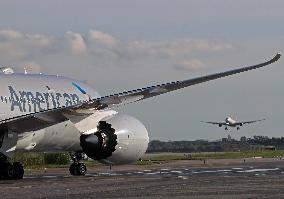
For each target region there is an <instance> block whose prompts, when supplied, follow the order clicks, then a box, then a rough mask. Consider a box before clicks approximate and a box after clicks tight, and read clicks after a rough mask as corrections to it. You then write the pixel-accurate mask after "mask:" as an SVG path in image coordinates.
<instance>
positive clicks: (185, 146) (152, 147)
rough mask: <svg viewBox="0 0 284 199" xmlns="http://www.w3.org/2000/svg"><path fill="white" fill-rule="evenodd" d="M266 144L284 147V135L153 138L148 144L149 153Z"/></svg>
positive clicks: (224, 149)
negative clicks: (191, 139) (191, 138)
mask: <svg viewBox="0 0 284 199" xmlns="http://www.w3.org/2000/svg"><path fill="white" fill-rule="evenodd" d="M265 146H273V147H275V148H276V149H284V137H280V138H276V137H272V138H269V137H268V136H253V137H252V138H246V137H244V136H243V137H241V138H240V139H239V140H236V139H232V138H231V137H230V136H228V138H222V139H220V140H217V141H207V140H195V141H159V140H152V141H151V142H150V143H149V146H148V150H147V152H148V153H153V152H181V153H190V152H228V151H250V150H262V149H264V148H265Z"/></svg>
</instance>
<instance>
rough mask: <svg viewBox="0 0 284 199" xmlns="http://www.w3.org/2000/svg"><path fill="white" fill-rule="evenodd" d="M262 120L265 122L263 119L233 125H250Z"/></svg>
mask: <svg viewBox="0 0 284 199" xmlns="http://www.w3.org/2000/svg"><path fill="white" fill-rule="evenodd" d="M263 120H265V119H261V120H253V121H246V122H237V123H235V124H236V125H243V124H251V123H255V122H260V121H263Z"/></svg>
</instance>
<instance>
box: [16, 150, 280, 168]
mask: <svg viewBox="0 0 284 199" xmlns="http://www.w3.org/2000/svg"><path fill="white" fill-rule="evenodd" d="M51 157H53V156H51ZM55 157H57V159H55V160H56V161H54V162H55V163H52V162H53V161H51V160H49V161H46V160H45V158H44V155H43V154H29V153H25V154H18V155H17V156H16V158H14V161H20V162H22V163H24V165H25V167H26V168H29V169H43V168H68V167H69V166H70V164H71V162H72V161H71V160H70V158H67V157H69V156H66V155H65V154H63V155H61V154H59V155H57V156H55ZM58 157H60V158H59V159H58ZM252 157H262V158H275V157H284V150H276V151H243V152H202V153H147V154H145V155H144V156H143V157H142V158H141V159H140V160H138V161H137V162H136V163H133V164H137V165H148V164H152V163H153V162H155V161H171V160H189V159H190V160H209V159H242V158H252ZM84 162H85V163H86V165H87V166H88V167H92V166H98V165H101V164H102V163H100V162H98V161H93V160H86V161H84Z"/></svg>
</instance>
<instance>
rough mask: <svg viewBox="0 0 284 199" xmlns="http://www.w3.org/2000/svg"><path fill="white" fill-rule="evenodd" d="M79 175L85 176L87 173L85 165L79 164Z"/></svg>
mask: <svg viewBox="0 0 284 199" xmlns="http://www.w3.org/2000/svg"><path fill="white" fill-rule="evenodd" d="M76 166H77V168H76V170H77V175H85V174H86V172H87V167H86V165H85V164H84V163H78V164H77V165H76Z"/></svg>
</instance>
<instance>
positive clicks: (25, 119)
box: [0, 53, 281, 132]
mask: <svg viewBox="0 0 284 199" xmlns="http://www.w3.org/2000/svg"><path fill="white" fill-rule="evenodd" d="M280 57H281V54H280V53H278V54H276V55H275V56H274V57H273V58H272V59H270V60H269V61H266V62H263V63H260V64H256V65H252V66H247V67H243V68H238V69H234V70H229V71H226V72H222V73H216V74H212V75H206V76H202V77H197V78H193V79H188V80H183V81H175V82H170V83H166V84H159V85H156V86H150V87H146V88H141V89H135V90H131V91H127V92H121V93H117V94H113V95H109V96H105V97H101V98H97V99H91V100H89V101H86V102H83V103H80V104H77V105H73V106H68V107H64V106H63V107H57V108H53V109H48V110H43V111H39V112H34V113H29V114H26V115H21V116H17V117H14V118H7V119H5V120H2V121H0V124H5V125H6V126H7V127H8V128H11V129H13V130H14V131H22V132H23V131H31V130H34V129H40V128H44V127H47V126H51V125H53V124H56V123H60V122H62V121H65V120H68V118H66V115H68V114H77V111H78V112H80V110H89V109H93V110H103V109H109V108H113V107H116V106H121V105H125V104H128V103H132V102H137V101H141V100H144V99H147V98H150V97H154V96H157V95H161V94H164V93H168V92H171V91H174V90H178V89H181V88H185V87H188V86H192V85H195V84H200V83H203V82H207V81H211V80H214V79H219V78H222V77H226V76H230V75H234V74H237V73H241V72H245V71H249V70H253V69H257V68H261V67H264V66H267V65H269V64H272V63H274V62H276V61H277V60H278V59H279V58H280ZM24 124H25V125H24ZM28 124H30V125H28ZM27 126H28V128H27Z"/></svg>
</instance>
